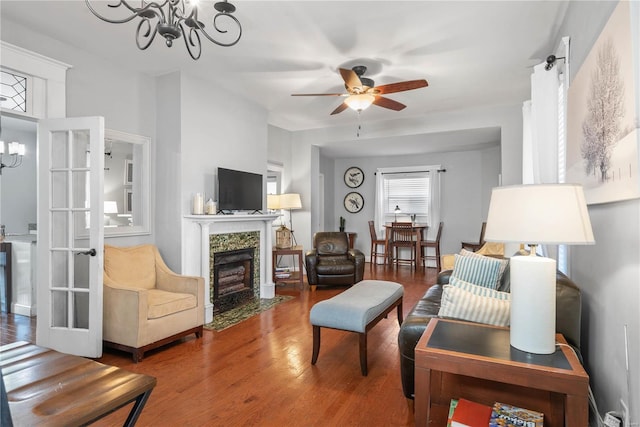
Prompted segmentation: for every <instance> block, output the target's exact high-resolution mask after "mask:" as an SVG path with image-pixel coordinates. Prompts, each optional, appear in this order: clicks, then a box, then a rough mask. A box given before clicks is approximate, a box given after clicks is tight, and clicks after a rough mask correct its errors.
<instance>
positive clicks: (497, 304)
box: [438, 285, 511, 326]
mask: <svg viewBox="0 0 640 427" xmlns="http://www.w3.org/2000/svg"><path fill="white" fill-rule="evenodd" d="M472 286H474V285H472ZM476 287H479V286H476ZM495 292H498V291H495ZM500 293H501V294H506V296H505V297H504V298H503V297H500V298H496V297H490V296H484V295H479V294H475V293H473V292H471V291H467V290H465V289H462V288H459V287H457V286H453V285H444V286H443V292H442V301H441V304H440V311H439V312H438V317H443V318H446V319H459V320H467V321H469V322H476V323H485V324H488V325H496V326H509V318H510V317H509V315H510V310H511V298H510V295H509V294H508V293H506V292H500Z"/></svg>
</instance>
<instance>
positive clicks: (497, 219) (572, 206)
mask: <svg viewBox="0 0 640 427" xmlns="http://www.w3.org/2000/svg"><path fill="white" fill-rule="evenodd" d="M484 239H485V240H486V241H489V242H505V243H530V244H555V245H557V244H568V245H580V244H582V245H584V244H593V243H595V240H594V238H593V230H592V229H591V221H590V219H589V212H588V210H587V204H586V202H585V198H584V192H583V189H582V186H581V185H577V184H536V185H514V186H506V187H496V188H494V189H493V191H492V193H491V202H490V204H489V214H488V216H487V228H486V231H485V236H484Z"/></svg>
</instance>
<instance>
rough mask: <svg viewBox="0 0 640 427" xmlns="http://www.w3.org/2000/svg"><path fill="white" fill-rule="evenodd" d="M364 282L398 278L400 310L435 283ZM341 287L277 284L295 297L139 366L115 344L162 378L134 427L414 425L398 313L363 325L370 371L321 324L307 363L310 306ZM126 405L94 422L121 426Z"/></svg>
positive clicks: (375, 271)
mask: <svg viewBox="0 0 640 427" xmlns="http://www.w3.org/2000/svg"><path fill="white" fill-rule="evenodd" d="M365 279H379V280H391V281H395V282H398V283H401V284H403V285H404V287H405V296H404V302H403V312H404V314H405V315H406V313H407V312H408V311H409V310H410V309H411V308H412V307H413V305H414V303H415V302H416V301H417V300H418V299H419V298H420V297H421V296H422V295H423V294H424V292H425V291H426V289H427V288H428V287H429V286H430V285H431V284H433V283H435V280H436V271H435V269H432V268H431V269H426V270H418V271H417V272H414V270H413V269H411V268H410V267H409V266H403V267H400V268H399V269H395V268H389V267H386V268H385V267H379V266H374V267H371V266H370V265H369V264H367V265H366V267H365ZM343 289H344V288H336V289H318V290H316V291H315V292H311V291H310V290H309V289H308V287H307V286H306V287H305V289H303V290H300V289H299V288H296V287H294V286H292V285H289V286H278V287H277V288H276V292H277V293H278V294H283V295H284V294H286V295H293V296H295V297H296V298H293V299H292V300H290V301H287V302H284V303H282V304H279V305H277V306H275V307H274V308H273V309H271V310H268V311H266V312H263V313H261V314H259V315H256V316H254V317H252V318H250V319H248V320H246V321H244V322H242V323H240V324H238V325H236V326H233V327H231V328H229V329H226V330H224V331H221V332H214V331H209V330H205V331H204V334H203V337H202V338H201V339H195V337H194V336H191V337H189V338H186V339H183V340H182V341H178V342H176V343H173V344H170V345H167V346H165V347H162V348H161V349H157V350H154V351H151V352H149V353H145V357H144V359H143V360H142V362H140V363H138V364H134V363H133V362H132V361H131V357H130V355H128V354H125V353H120V352H117V351H114V350H107V351H105V353H104V354H103V357H102V358H100V359H98V361H100V362H102V363H106V364H110V365H115V366H119V367H122V368H125V369H128V370H130V371H133V372H140V373H145V374H148V375H152V376H155V377H156V378H157V379H158V384H157V386H156V388H155V389H154V390H153V393H152V394H151V397H150V399H149V401H148V402H147V405H146V407H145V409H144V411H143V412H142V415H141V416H140V419H139V421H138V425H139V426H222V425H227V426H286V425H291V426H412V425H414V418H413V401H411V400H408V399H406V398H405V397H404V395H403V394H402V386H401V383H400V356H399V353H398V345H397V336H398V329H399V326H398V323H397V320H396V316H395V312H392V313H391V315H390V316H389V317H388V318H387V319H384V320H383V321H381V322H380V323H378V325H376V326H375V327H374V328H373V329H372V330H371V331H370V332H369V336H368V358H369V361H368V362H369V363H368V366H369V375H368V376H366V377H363V376H362V375H361V374H360V365H359V358H358V336H357V334H354V333H348V332H343V331H336V330H330V329H323V331H322V344H321V347H320V354H319V357H318V362H317V363H316V365H315V366H312V365H311V351H312V344H313V339H312V329H311V325H310V323H309V310H310V309H311V307H312V306H313V304H314V303H316V302H317V301H320V300H323V299H326V298H329V297H331V296H333V295H335V294H337V293H339V292H340V291H342V290H343ZM403 317H404V316H403ZM0 320H1V323H0V331H1V332H2V334H1V337H0V344H6V343H8V342H13V341H16V340H25V341H32V342H35V321H34V320H32V319H29V318H28V317H23V316H14V315H6V314H4V313H3V314H2V316H1V317H0ZM129 409H130V408H129V406H127V407H126V409H125V408H122V409H120V410H118V411H116V412H114V413H112V414H110V415H109V416H107V417H105V418H103V419H101V420H99V421H98V422H97V423H95V424H94V425H96V426H115V425H122V424H123V422H124V420H125V419H126V415H127V413H128V412H129Z"/></svg>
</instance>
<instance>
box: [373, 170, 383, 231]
mask: <svg viewBox="0 0 640 427" xmlns="http://www.w3.org/2000/svg"><path fill="white" fill-rule="evenodd" d="M373 222H374V225H375V227H376V233H378V236H384V181H383V177H382V171H381V170H380V169H378V171H377V172H376V206H375V211H374V213H373ZM381 233H382V234H381Z"/></svg>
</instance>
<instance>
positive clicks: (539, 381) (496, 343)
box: [415, 319, 589, 427]
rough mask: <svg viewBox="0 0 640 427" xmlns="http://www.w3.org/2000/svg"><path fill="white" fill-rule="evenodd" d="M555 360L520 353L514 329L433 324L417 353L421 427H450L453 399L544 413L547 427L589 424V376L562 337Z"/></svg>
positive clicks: (417, 401)
mask: <svg viewBox="0 0 640 427" xmlns="http://www.w3.org/2000/svg"><path fill="white" fill-rule="evenodd" d="M556 342H557V344H558V346H557V350H556V352H555V353H553V354H550V355H542V354H532V353H527V352H524V351H520V350H518V349H516V348H514V347H511V346H510V344H509V329H507V328H500V327H495V326H488V325H481V324H476V323H468V322H460V321H453V320H444V319H431V321H430V322H429V324H428V325H427V329H426V330H425V332H424V334H423V335H422V338H420V341H418V344H417V345H416V349H415V367H416V368H415V420H416V426H427V425H429V426H443V425H446V423H447V414H448V411H449V403H450V401H451V399H452V398H456V399H458V398H465V399H468V400H473V401H476V402H478V403H482V404H484V405H489V406H493V403H494V402H502V403H506V404H509V405H515V406H519V407H521V408H527V409H531V410H534V411H539V412H542V413H544V425H545V427H563V426H564V427H584V426H586V425H588V418H589V407H588V394H589V376H588V375H587V373H586V372H585V370H584V368H583V367H582V365H581V364H580V361H579V360H578V358H577V356H576V355H575V353H574V352H573V350H572V349H571V347H569V345H568V344H567V342H566V341H565V339H564V337H563V336H562V335H561V334H557V335H556Z"/></svg>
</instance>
